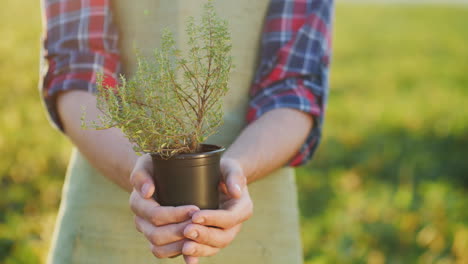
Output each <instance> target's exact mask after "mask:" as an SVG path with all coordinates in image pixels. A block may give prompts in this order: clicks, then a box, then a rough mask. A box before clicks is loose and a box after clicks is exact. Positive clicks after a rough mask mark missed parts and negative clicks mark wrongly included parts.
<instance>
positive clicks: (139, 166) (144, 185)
mask: <svg viewBox="0 0 468 264" xmlns="http://www.w3.org/2000/svg"><path fill="white" fill-rule="evenodd" d="M152 172H153V163H152V160H151V156H150V155H149V154H146V155H143V156H141V157H139V158H138V160H137V162H136V164H135V167H134V168H133V171H132V173H131V174H130V182H131V184H132V185H133V188H135V189H136V190H137V191H138V192H140V194H141V196H142V197H144V198H147V199H148V198H151V196H152V195H153V194H154V190H155V186H154V182H153V179H152V178H151V174H152Z"/></svg>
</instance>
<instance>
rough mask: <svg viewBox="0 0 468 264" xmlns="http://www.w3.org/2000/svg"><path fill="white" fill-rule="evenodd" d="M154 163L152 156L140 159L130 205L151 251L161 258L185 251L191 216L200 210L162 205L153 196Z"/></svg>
mask: <svg viewBox="0 0 468 264" xmlns="http://www.w3.org/2000/svg"><path fill="white" fill-rule="evenodd" d="M152 171H153V164H152V160H151V156H150V155H144V156H141V157H139V158H138V160H137V162H136V165H135V167H134V169H133V172H132V174H131V177H130V182H131V183H132V185H133V191H132V193H131V195H130V208H131V209H132V211H133V213H134V214H135V225H136V229H137V230H138V231H139V232H141V233H143V234H144V235H145V237H146V239H148V241H149V242H150V243H151V251H152V253H153V255H155V256H156V257H157V258H167V257H175V256H178V255H180V254H182V248H183V245H184V243H185V242H186V241H187V239H185V237H184V235H183V231H184V229H185V228H186V227H187V225H188V224H190V223H191V216H192V215H193V213H194V212H197V211H199V210H200V209H199V208H198V207H196V206H194V205H187V206H178V207H172V206H160V205H159V204H158V203H157V202H156V201H155V200H154V199H153V198H152V195H153V193H154V190H155V186H154V183H153V180H152V178H151V174H152ZM186 259H188V260H189V261H190V258H186Z"/></svg>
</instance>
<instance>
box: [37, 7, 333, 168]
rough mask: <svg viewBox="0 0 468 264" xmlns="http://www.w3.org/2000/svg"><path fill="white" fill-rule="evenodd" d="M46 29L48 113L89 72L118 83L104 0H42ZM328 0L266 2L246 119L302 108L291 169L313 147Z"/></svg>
mask: <svg viewBox="0 0 468 264" xmlns="http://www.w3.org/2000/svg"><path fill="white" fill-rule="evenodd" d="M42 2H43V5H44V8H43V10H44V11H45V17H46V19H47V22H46V26H47V27H46V32H45V38H44V58H45V60H44V64H45V65H44V66H47V67H44V68H43V69H46V72H45V73H44V75H43V80H42V85H41V89H42V94H43V97H44V101H45V104H46V106H47V109H48V112H49V115H50V118H51V119H52V121H53V122H54V123H55V124H56V126H57V127H58V128H60V129H62V125H61V123H60V118H59V117H58V113H57V109H56V104H55V103H56V102H55V101H56V96H57V94H58V93H59V92H60V91H65V90H70V89H80V90H85V91H89V92H94V91H95V89H96V87H95V83H96V74H97V73H98V72H104V74H105V80H106V82H108V84H109V85H115V84H116V83H117V78H118V75H119V74H120V70H121V65H120V60H119V49H118V30H117V28H116V26H115V24H114V21H113V17H112V10H111V7H110V0H44V1H42ZM332 9H333V1H332V0H271V2H270V6H269V9H268V13H267V16H266V18H265V24H264V30H263V33H262V46H261V51H260V52H261V54H260V55H261V57H260V64H259V65H258V69H257V72H256V75H255V79H254V81H253V84H252V88H251V92H250V96H251V100H250V104H249V109H248V114H247V120H248V122H252V121H254V120H256V119H258V118H259V117H260V116H261V115H262V114H264V113H265V112H267V111H269V110H272V109H276V108H281V107H286V108H293V109H298V110H301V111H304V112H306V113H309V114H310V115H312V116H313V118H314V128H313V129H312V130H311V131H310V134H309V136H308V138H307V140H306V142H304V144H303V146H302V147H301V149H300V151H299V152H298V153H297V155H296V156H295V157H294V158H293V159H292V160H291V161H290V163H289V164H290V165H291V166H298V165H301V164H304V163H305V162H306V161H308V160H309V159H310V158H311V156H312V154H313V153H314V151H315V149H316V148H317V146H318V143H319V140H320V137H321V130H322V123H323V115H324V107H325V101H326V97H327V90H328V72H329V71H328V68H329V62H330V55H331V21H332V15H333V14H332V12H333V11H332Z"/></svg>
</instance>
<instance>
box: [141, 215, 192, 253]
mask: <svg viewBox="0 0 468 264" xmlns="http://www.w3.org/2000/svg"><path fill="white" fill-rule="evenodd" d="M191 222H192V221H191V220H187V221H184V222H182V223H178V224H169V225H164V226H160V227H156V226H154V225H152V224H151V223H149V222H148V221H146V220H144V219H143V218H141V217H138V216H136V217H135V225H136V226H137V229H138V230H139V231H140V232H142V233H143V234H144V235H145V237H146V239H148V241H149V242H151V244H153V245H156V246H162V245H166V244H170V243H173V242H176V241H179V240H182V239H184V238H185V237H184V229H185V227H187V225H188V224H190V223H191Z"/></svg>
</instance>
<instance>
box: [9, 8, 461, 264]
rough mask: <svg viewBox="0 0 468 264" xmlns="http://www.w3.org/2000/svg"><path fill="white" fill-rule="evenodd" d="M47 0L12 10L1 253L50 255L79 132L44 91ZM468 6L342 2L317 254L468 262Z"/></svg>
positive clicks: (306, 225) (310, 200) (306, 170)
mask: <svg viewBox="0 0 468 264" xmlns="http://www.w3.org/2000/svg"><path fill="white" fill-rule="evenodd" d="M38 2H39V1H32V0H27V1H14V0H4V1H2V6H3V8H2V9H0V22H1V23H0V33H1V37H2V39H1V40H0V72H1V74H0V88H1V89H0V111H1V115H0V118H1V119H0V121H1V122H0V153H1V157H2V158H1V159H0V263H5V264H13V263H15V264H19V263H41V262H43V261H44V258H45V255H46V252H47V248H48V244H49V242H50V237H51V231H52V228H53V224H54V220H55V216H56V211H57V208H58V205H59V199H60V188H61V184H62V181H63V175H64V173H65V169H66V164H67V160H68V158H69V154H70V148H71V145H70V143H69V142H67V140H66V139H65V138H64V137H63V136H61V135H60V133H58V132H57V131H55V130H53V129H52V128H51V127H50V125H49V124H48V123H47V120H46V118H45V115H44V112H43V110H42V106H41V102H40V100H39V93H38V91H37V82H38V64H39V61H38V58H39V46H40V14H39V11H38V10H39V3H38ZM467 17H468V8H462V7H443V6H395V5H353V4H346V5H345V4H342V5H338V7H337V10H336V22H335V38H334V59H333V68H332V78H331V93H330V97H329V101H328V111H327V118H326V124H325V130H324V135H325V136H324V140H323V143H322V145H321V147H320V149H319V152H318V153H317V155H316V157H315V159H314V161H313V162H311V163H310V164H309V165H308V166H306V167H303V168H301V169H299V170H298V177H297V180H298V185H299V189H300V201H299V203H300V207H301V220H302V231H303V232H302V237H303V243H304V257H305V261H306V263H307V264H312V263H373V264H379V263H440V264H448V263H458V264H460V263H468V199H467V191H468V157H467V156H468V107H467V102H468V74H467V72H468V20H467V19H466V18H467Z"/></svg>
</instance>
